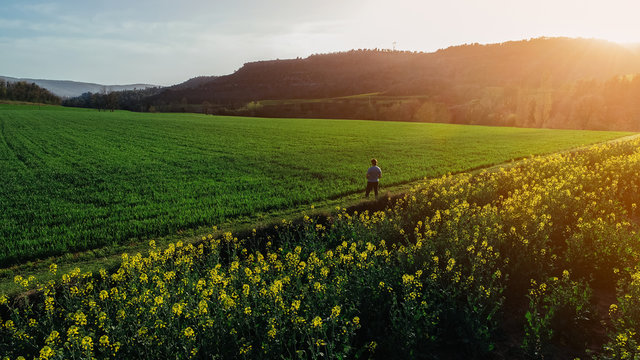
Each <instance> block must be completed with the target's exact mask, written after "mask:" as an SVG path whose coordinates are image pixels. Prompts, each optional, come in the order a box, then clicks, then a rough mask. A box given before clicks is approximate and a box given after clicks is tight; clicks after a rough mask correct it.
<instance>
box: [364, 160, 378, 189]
mask: <svg viewBox="0 0 640 360" xmlns="http://www.w3.org/2000/svg"><path fill="white" fill-rule="evenodd" d="M381 177H382V170H380V168H379V167H378V160H376V159H371V167H370V168H369V170H367V190H366V193H365V195H364V196H365V197H369V193H370V192H371V189H373V191H374V193H375V194H376V198H377V197H378V179H380V178H381Z"/></svg>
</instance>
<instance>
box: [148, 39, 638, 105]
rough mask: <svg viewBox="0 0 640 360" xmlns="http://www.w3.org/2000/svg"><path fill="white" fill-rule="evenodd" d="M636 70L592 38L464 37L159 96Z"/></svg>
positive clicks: (436, 88) (412, 89) (254, 94)
mask: <svg viewBox="0 0 640 360" xmlns="http://www.w3.org/2000/svg"><path fill="white" fill-rule="evenodd" d="M635 73H640V51H638V47H635V48H634V47H625V46H622V45H619V44H616V43H612V42H608V41H603V40H593V39H571V38H538V39H532V40H522V41H510V42H505V43H500V44H489V45H479V44H470V45H460V46H453V47H449V48H447V49H443V50H439V51H436V52H433V53H413V52H400V51H388V50H383V51H378V50H352V51H348V52H341V53H332V54H322V55H312V56H309V57H307V58H304V59H291V60H270V61H259V62H252V63H247V64H245V65H244V66H243V67H242V68H240V69H239V70H238V71H236V72H235V73H233V74H231V75H227V76H220V77H215V78H211V79H210V80H208V81H207V79H206V78H205V79H199V80H200V81H197V82H191V83H190V84H187V83H184V84H182V85H178V86H174V87H172V88H167V89H166V90H165V91H163V92H161V93H160V94H159V95H156V96H155V98H154V99H155V100H156V101H161V102H163V103H170V102H180V101H182V102H184V99H186V100H187V102H188V103H191V104H200V103H202V102H204V101H207V102H209V103H213V104H237V103H244V102H248V101H256V100H267V99H270V100H274V99H313V98H328V97H338V96H349V95H355V94H364V93H384V94H387V95H431V94H435V93H438V92H441V91H442V90H443V87H445V88H446V87H451V86H452V85H455V86H505V85H526V86H531V85H536V86H537V85H539V84H541V83H542V82H544V83H546V84H549V85H555V86H558V85H560V84H564V83H567V82H571V81H576V80H581V79H596V80H604V79H608V78H611V77H612V76H615V75H623V74H635ZM190 81H191V80H190ZM189 85H191V86H189Z"/></svg>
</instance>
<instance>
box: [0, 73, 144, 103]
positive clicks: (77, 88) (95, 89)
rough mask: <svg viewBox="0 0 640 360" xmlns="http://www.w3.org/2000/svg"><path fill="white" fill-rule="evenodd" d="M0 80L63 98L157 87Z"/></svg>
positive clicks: (42, 80) (40, 80)
mask: <svg viewBox="0 0 640 360" xmlns="http://www.w3.org/2000/svg"><path fill="white" fill-rule="evenodd" d="M0 79H4V80H5V81H7V82H18V81H25V82H27V83H34V84H36V85H38V86H40V87H42V88H44V89H47V90H49V91H50V92H51V93H53V94H54V95H57V96H59V97H63V98H69V97H75V96H80V95H82V94H84V93H86V92H92V93H100V92H103V91H104V92H107V93H109V92H112V91H123V90H133V89H146V88H151V87H157V86H156V85H150V84H131V85H101V84H94V83H85V82H77V81H69V80H44V79H23V78H13V77H8V76H0Z"/></svg>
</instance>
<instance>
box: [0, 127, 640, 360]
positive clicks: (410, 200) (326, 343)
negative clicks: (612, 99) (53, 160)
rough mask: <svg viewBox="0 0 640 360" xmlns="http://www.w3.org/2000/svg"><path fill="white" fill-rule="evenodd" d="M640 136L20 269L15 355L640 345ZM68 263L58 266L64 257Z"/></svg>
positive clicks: (578, 351) (508, 352)
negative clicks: (84, 265) (372, 205)
mask: <svg viewBox="0 0 640 360" xmlns="http://www.w3.org/2000/svg"><path fill="white" fill-rule="evenodd" d="M639 149H640V140H637V139H636V140H630V141H621V142H616V143H610V144H605V145H597V146H593V147H590V148H589V149H586V150H584V151H580V152H573V153H562V154H552V155H548V156H540V157H533V158H529V159H525V160H523V161H521V162H519V163H517V164H515V165H514V166H511V167H508V168H504V167H502V168H499V169H496V170H491V171H480V172H477V173H473V174H471V173H461V174H457V175H445V176H442V177H440V178H437V179H432V180H425V181H424V182H422V183H420V184H417V185H415V187H413V188H412V189H411V190H410V191H409V192H408V193H407V194H406V196H405V197H404V198H403V199H401V200H399V201H398V202H397V203H396V204H394V205H393V206H392V207H390V208H387V209H385V210H383V211H378V212H375V213H369V212H364V213H360V214H358V213H348V212H346V211H344V210H337V211H336V212H335V213H334V214H333V215H332V217H331V218H330V219H328V220H326V221H324V220H323V221H322V222H318V220H317V219H314V218H309V217H304V218H303V221H302V223H300V224H292V223H289V222H286V221H285V222H283V223H282V224H280V225H278V226H277V227H276V228H274V229H273V231H272V232H270V233H269V235H266V234H264V235H263V234H260V233H258V234H254V235H253V236H250V237H248V238H241V239H238V238H236V237H234V236H233V235H232V234H231V233H226V234H224V235H223V236H222V237H214V236H205V237H203V238H202V242H201V243H199V244H183V243H181V242H178V243H175V244H169V245H168V246H166V247H162V248H161V247H158V246H157V245H156V244H155V243H154V242H153V241H151V242H150V243H149V248H148V251H147V252H146V253H145V254H136V255H128V254H124V255H123V256H122V263H121V266H120V268H119V269H117V270H116V271H114V272H112V273H108V272H106V271H100V272H99V273H97V274H91V273H86V272H82V271H81V270H80V269H76V270H73V271H71V272H70V273H65V274H62V275H61V276H60V274H58V280H56V281H53V280H52V281H49V282H47V283H38V282H37V280H34V279H33V278H29V277H24V278H23V277H22V276H19V275H18V276H16V277H15V279H14V281H15V282H16V283H18V284H20V286H22V287H23V288H24V289H25V290H27V289H35V290H36V291H35V293H34V295H32V296H31V297H30V298H29V301H26V299H25V298H20V297H18V298H14V299H8V298H7V297H6V296H2V295H0V355H6V356H8V357H9V358H11V359H14V358H16V357H17V356H25V357H27V358H32V357H38V356H40V358H47V359H53V358H76V359H79V358H93V357H97V358H140V359H157V358H203V359H204V358H212V357H214V358H215V357H219V358H223V359H245V358H254V359H258V358H265V359H266V358H269V359H275V358H281V357H284V358H291V359H293V358H301V359H320V358H322V359H369V358H374V359H388V358H398V359H433V358H508V359H532V358H533V359H555V358H557V359H573V358H594V359H636V358H637V357H638V356H639V354H640V347H639V344H640V322H639V321H638V319H640V267H639V265H638V264H639V261H640V242H638V233H639V232H640V224H639V223H638V221H637V220H638V215H639V214H638V204H640V178H639V177H638V174H639V173H640V150H639ZM50 270H51V272H52V273H56V271H57V268H56V265H55V264H53V265H51V268H50Z"/></svg>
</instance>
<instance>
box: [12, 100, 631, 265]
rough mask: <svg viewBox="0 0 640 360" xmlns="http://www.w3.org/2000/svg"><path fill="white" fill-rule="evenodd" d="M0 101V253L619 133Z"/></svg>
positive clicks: (216, 216)
mask: <svg viewBox="0 0 640 360" xmlns="http://www.w3.org/2000/svg"><path fill="white" fill-rule="evenodd" d="M623 135H625V134H624V133H613V132H593V131H559V130H541V129H515V128H497V127H477V126H456V125H443V124H417V123H398V122H393V123H391V122H374V121H345V120H313V119H260V118H234V117H213V116H205V115H194V114H140V113H130V112H113V113H111V112H97V111H95V110H84V109H69V108H62V107H40V108H39V107H37V106H19V105H0V174H1V175H0V176H1V177H2V178H1V184H2V185H1V187H0V207H1V208H2V212H1V213H0V264H3V265H4V266H10V265H12V264H18V263H22V262H24V261H26V260H34V259H39V258H44V257H47V256H55V255H61V254H65V253H68V252H79V251H84V250H87V249H94V248H98V247H104V246H108V245H116V244H123V243H129V242H131V241H132V239H133V241H135V239H145V238H149V237H155V236H164V235H170V234H176V233H178V232H180V231H181V230H185V229H192V228H196V227H198V226H203V225H213V224H217V223H220V222H222V221H225V220H228V219H233V218H238V217H243V216H250V215H254V214H257V213H269V212H274V211H278V210H282V209H287V208H291V207H296V206H300V205H302V204H311V203H314V202H318V201H322V200H326V199H328V198H337V197H341V196H346V195H352V194H354V193H356V192H358V191H362V189H363V187H364V181H365V179H364V172H365V171H366V169H367V167H368V166H369V159H370V158H371V157H376V158H378V160H379V162H380V166H381V168H382V170H383V179H382V189H384V188H385V187H389V186H391V185H397V184H402V183H406V182H409V181H412V180H416V179H421V178H423V177H433V176H438V175H441V174H443V173H447V172H458V171H463V170H468V169H472V168H477V167H481V166H488V165H491V164H496V163H501V162H504V161H507V160H509V159H513V158H518V157H523V156H528V155H532V154H540V153H548V152H554V151H558V150H562V149H568V148H572V147H576V146H579V145H583V144H588V143H594V142H599V141H604V140H608V139H612V138H615V137H620V136H623Z"/></svg>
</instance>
